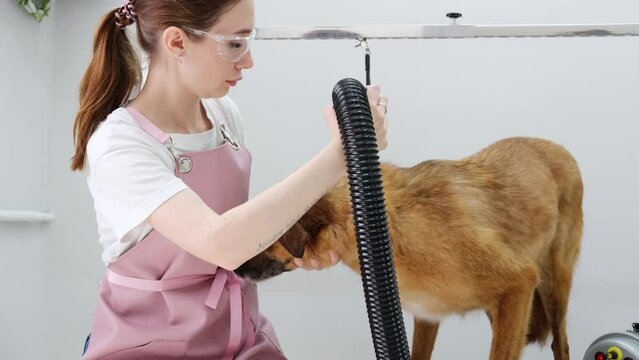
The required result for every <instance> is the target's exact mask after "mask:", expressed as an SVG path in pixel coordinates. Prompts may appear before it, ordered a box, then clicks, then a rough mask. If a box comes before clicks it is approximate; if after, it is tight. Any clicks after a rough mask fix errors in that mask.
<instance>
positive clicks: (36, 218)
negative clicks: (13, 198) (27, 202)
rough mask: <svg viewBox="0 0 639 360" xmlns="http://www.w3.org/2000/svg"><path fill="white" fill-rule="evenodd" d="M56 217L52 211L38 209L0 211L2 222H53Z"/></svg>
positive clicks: (0, 220)
mask: <svg viewBox="0 0 639 360" xmlns="http://www.w3.org/2000/svg"><path fill="white" fill-rule="evenodd" d="M54 218H55V217H54V216H53V214H51V213H44V212H38V211H0V223H1V222H27V223H38V222H51V221H53V219H54Z"/></svg>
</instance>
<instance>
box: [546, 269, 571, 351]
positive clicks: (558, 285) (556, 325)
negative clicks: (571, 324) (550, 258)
mask: <svg viewBox="0 0 639 360" xmlns="http://www.w3.org/2000/svg"><path fill="white" fill-rule="evenodd" d="M554 266H555V267H556V268H555V273H554V274H553V288H554V289H553V290H554V291H553V292H552V293H551V294H550V296H551V298H552V300H551V301H552V304H553V306H552V307H551V319H552V320H551V322H552V351H553V354H554V355H555V360H569V359H570V355H569V352H568V336H567V335H566V313H567V309H568V296H569V294H570V287H571V285H572V271H571V270H570V269H563V268H562V267H563V266H562V265H560V264H557V263H555V264H554Z"/></svg>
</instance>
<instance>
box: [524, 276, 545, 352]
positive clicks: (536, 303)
mask: <svg viewBox="0 0 639 360" xmlns="http://www.w3.org/2000/svg"><path fill="white" fill-rule="evenodd" d="M541 296H542V295H541V294H540V293H539V290H538V289H537V290H535V295H534V297H533V306H532V311H531V314H530V324H529V325H528V335H527V342H528V343H529V344H530V343H534V342H537V343H540V344H545V343H546V340H547V339H548V335H549V334H550V314H549V313H548V311H547V309H546V307H545V306H544V302H543V301H542V299H541Z"/></svg>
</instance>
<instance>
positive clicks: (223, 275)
mask: <svg viewBox="0 0 639 360" xmlns="http://www.w3.org/2000/svg"><path fill="white" fill-rule="evenodd" d="M242 284H243V281H242V280H241V279H240V278H239V277H238V276H237V275H236V274H235V273H234V272H232V271H228V270H225V269H222V268H218V269H217V272H216V273H215V280H213V285H211V291H210V292H209V296H208V298H207V299H206V305H207V306H208V307H210V308H212V309H215V308H217V305H218V303H219V302H220V298H221V297H222V293H223V291H224V289H228V292H229V302H230V308H231V327H230V329H231V330H230V334H229V343H228V345H227V346H226V350H225V351H224V356H223V357H222V359H223V360H227V359H233V355H234V354H235V353H236V352H237V351H238V350H239V347H240V340H241V339H242V318H244V326H245V327H246V332H247V334H248V337H247V339H246V346H247V347H251V346H253V344H254V343H255V330H254V329H253V323H252V322H251V318H250V316H249V313H248V307H247V306H246V305H245V304H244V301H243V295H244V293H243V291H242Z"/></svg>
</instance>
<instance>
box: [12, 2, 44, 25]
mask: <svg viewBox="0 0 639 360" xmlns="http://www.w3.org/2000/svg"><path fill="white" fill-rule="evenodd" d="M49 2H50V0H18V5H20V6H22V7H23V8H24V9H25V10H26V11H27V12H28V13H29V15H31V16H33V18H34V19H35V20H36V21H37V22H41V21H42V19H44V17H45V16H47V15H49V9H50V8H51V6H50V5H49Z"/></svg>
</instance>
